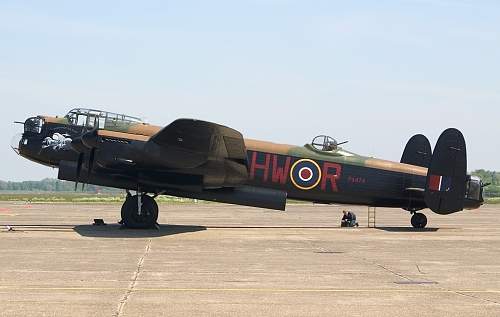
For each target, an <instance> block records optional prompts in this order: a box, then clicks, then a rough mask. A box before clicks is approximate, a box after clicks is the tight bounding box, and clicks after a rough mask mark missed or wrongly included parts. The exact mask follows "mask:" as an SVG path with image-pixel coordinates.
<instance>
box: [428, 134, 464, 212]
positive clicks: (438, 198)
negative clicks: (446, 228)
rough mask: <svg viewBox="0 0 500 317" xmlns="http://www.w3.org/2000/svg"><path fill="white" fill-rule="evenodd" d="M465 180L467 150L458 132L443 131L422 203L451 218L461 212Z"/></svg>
mask: <svg viewBox="0 0 500 317" xmlns="http://www.w3.org/2000/svg"><path fill="white" fill-rule="evenodd" d="M466 176H467V149H466V145H465V139H464V136H463V135H462V133H461V132H460V131H458V130H457V129H448V130H446V131H444V132H443V133H442V134H441V136H440V137H439V140H438V142H437V144H436V148H435V149H434V154H433V155H432V160H431V163H430V166H429V169H428V172H427V183H426V187H425V194H424V199H425V203H426V204H427V207H429V208H430V209H431V210H432V211H434V212H435V213H438V214H443V215H446V214H451V213H454V212H457V211H461V210H463V208H464V199H465V186H466Z"/></svg>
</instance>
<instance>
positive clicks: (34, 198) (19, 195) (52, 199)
mask: <svg viewBox="0 0 500 317" xmlns="http://www.w3.org/2000/svg"><path fill="white" fill-rule="evenodd" d="M0 201H16V202H30V203H123V202H124V201H125V194H121V193H106V194H93V193H81V192H1V191H0ZM156 201H157V202H158V203H171V204H185V203H193V202H195V200H194V199H189V198H179V197H172V196H158V197H157V198H156ZM199 202H203V203H210V202H205V201H199ZM288 203H301V202H299V201H291V200H289V201H288ZM486 203H487V204H500V197H492V198H486Z"/></svg>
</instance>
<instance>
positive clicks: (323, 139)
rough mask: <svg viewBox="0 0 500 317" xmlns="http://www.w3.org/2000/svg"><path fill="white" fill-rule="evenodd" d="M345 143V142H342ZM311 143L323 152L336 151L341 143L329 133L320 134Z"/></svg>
mask: <svg viewBox="0 0 500 317" xmlns="http://www.w3.org/2000/svg"><path fill="white" fill-rule="evenodd" d="M344 143H345V142H343V143H340V144H344ZM311 145H312V147H313V148H314V149H316V150H317V151H322V152H334V151H337V150H338V149H339V143H338V142H337V140H335V139H334V138H332V137H330V136H327V135H318V136H317V137H315V138H314V139H313V140H312V142H311Z"/></svg>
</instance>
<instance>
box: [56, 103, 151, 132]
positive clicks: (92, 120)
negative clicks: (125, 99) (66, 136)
mask: <svg viewBox="0 0 500 317" xmlns="http://www.w3.org/2000/svg"><path fill="white" fill-rule="evenodd" d="M65 117H66V118H67V119H68V123H69V124H73V125H78V126H84V127H88V128H91V129H92V128H99V129H106V130H116V129H120V128H124V127H127V126H130V125H133V124H145V122H144V121H142V120H141V119H139V118H136V117H131V116H127V115H124V114H118V113H113V112H108V111H102V110H94V109H85V108H75V109H73V110H71V111H70V112H68V114H67V115H66V116H65Z"/></svg>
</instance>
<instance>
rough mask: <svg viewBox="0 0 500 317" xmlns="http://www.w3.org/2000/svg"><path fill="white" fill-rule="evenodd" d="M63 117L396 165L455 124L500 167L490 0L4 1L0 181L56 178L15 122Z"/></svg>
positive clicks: (477, 152)
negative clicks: (186, 128)
mask: <svg viewBox="0 0 500 317" xmlns="http://www.w3.org/2000/svg"><path fill="white" fill-rule="evenodd" d="M74 106H87V107H92V108H103V109H105V110H110V111H115V112H124V113H128V114H131V115H137V116H142V117H144V118H146V119H148V121H150V122H152V123H155V124H159V125H166V124H168V123H169V122H171V121H172V120H174V119H176V118H179V117H194V118H199V119H205V120H211V121H215V122H218V123H222V124H225V125H228V126H231V127H233V128H235V129H237V130H239V131H241V132H242V133H243V135H244V136H246V137H251V138H258V139H265V140H271V141H275V142H284V143H291V144H300V145H302V144H305V143H306V142H309V141H310V140H311V139H312V138H313V137H314V136H315V135H317V134H329V135H332V136H334V137H336V138H337V139H339V141H344V140H349V141H350V143H349V144H348V145H347V146H346V148H347V149H349V150H351V151H354V152H358V153H360V154H366V155H371V156H376V157H381V158H385V159H391V160H396V161H399V159H400V156H401V153H402V151H403V148H404V145H405V143H406V141H407V139H409V138H410V137H411V136H412V135H413V134H415V133H424V134H426V135H427V136H428V137H429V138H430V140H431V143H433V144H434V143H435V142H436V140H437V137H438V136H439V134H440V132H441V131H442V130H444V129H446V128H448V127H457V128H459V129H461V130H462V131H463V133H464V135H465V137H466V139H467V142H468V151H469V169H476V168H487V169H496V170H500V162H499V158H500V141H499V132H500V127H499V118H500V2H499V1H496V0H495V1H494V0H492V1H479V0H478V1H476V0H474V1H473V0H471V1H465V0H464V1H460V0H456V1H452V0H435V1H432V0H427V1H426V0H419V1H417V0H413V1H412V0H407V1H331V0H329V1H285V0H269V1H265V0H254V1H119V2H118V1H117V2H112V1H80V2H75V1H8V0H0V107H1V108H0V111H1V113H0V118H1V119H0V120H1V121H0V135H1V137H0V154H1V155H2V164H1V165H0V171H1V173H0V179H4V180H22V179H41V178H43V177H47V176H50V177H55V176H56V175H57V174H56V171H55V170H52V169H50V168H47V167H41V166H38V165H37V164H34V163H31V162H29V161H27V160H25V159H23V158H21V157H17V156H16V155H15V153H14V152H13V151H12V150H11V149H10V140H11V138H12V136H13V135H14V134H15V133H17V132H20V131H21V128H22V126H20V125H14V124H12V121H13V120H24V119H25V118H26V117H28V116H32V115H37V114H50V115H64V114H65V113H66V112H67V111H68V110H69V109H70V108H71V107H74Z"/></svg>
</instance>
